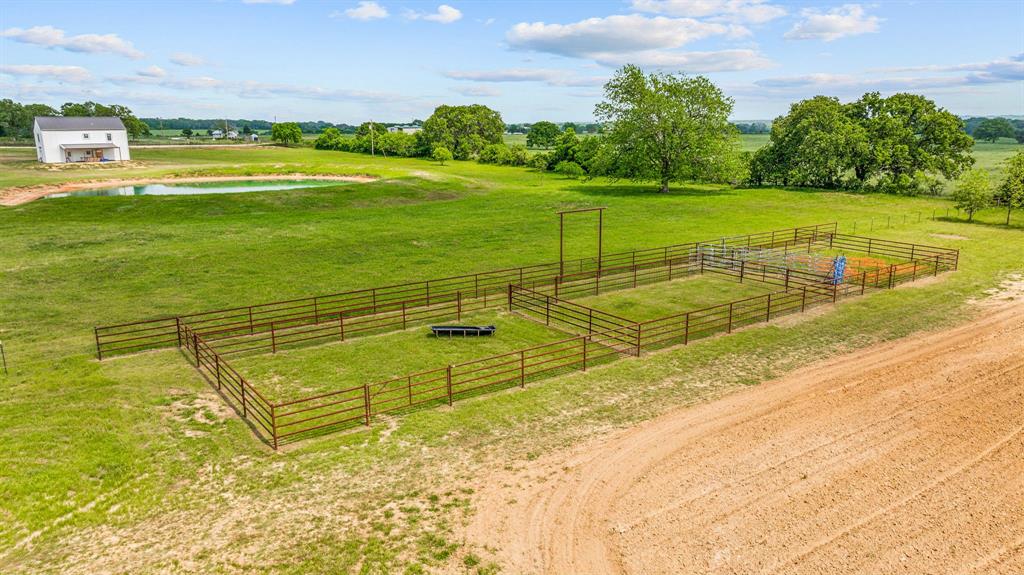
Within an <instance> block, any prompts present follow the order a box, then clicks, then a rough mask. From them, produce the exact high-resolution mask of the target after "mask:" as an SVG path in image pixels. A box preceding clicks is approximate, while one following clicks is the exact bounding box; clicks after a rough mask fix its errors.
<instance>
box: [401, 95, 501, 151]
mask: <svg viewBox="0 0 1024 575" xmlns="http://www.w3.org/2000/svg"><path fill="white" fill-rule="evenodd" d="M504 132H505V122H504V121H502V119H501V114H499V113H498V112H496V111H494V110H492V109H490V108H488V107H487V106H482V105H480V104H473V105H469V106H438V107H437V108H436V109H435V110H434V113H433V114H431V116H430V117H429V118H427V121H426V122H423V131H421V132H419V133H418V134H417V136H418V147H419V149H420V150H433V149H434V148H436V147H437V146H443V147H445V148H447V149H448V150H449V151H450V152H451V153H452V156H453V157H454V158H455V159H457V160H465V159H468V158H472V157H475V156H476V155H477V154H479V153H480V151H481V150H483V149H484V146H486V145H488V144H500V143H501V142H502V136H503V135H504ZM424 155H425V153H424Z"/></svg>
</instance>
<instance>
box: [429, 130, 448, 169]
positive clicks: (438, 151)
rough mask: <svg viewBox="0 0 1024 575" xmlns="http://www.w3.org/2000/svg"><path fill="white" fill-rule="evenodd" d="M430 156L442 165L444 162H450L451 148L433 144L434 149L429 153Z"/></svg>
mask: <svg viewBox="0 0 1024 575" xmlns="http://www.w3.org/2000/svg"><path fill="white" fill-rule="evenodd" d="M428 121H429V120H428ZM430 157H431V159H433V160H434V161H435V162H437V163H439V164H441V165H442V166H443V165H444V163H445V162H450V161H452V159H453V158H452V152H451V150H449V149H448V148H446V147H444V146H435V147H434V150H433V151H432V152H431V153H430Z"/></svg>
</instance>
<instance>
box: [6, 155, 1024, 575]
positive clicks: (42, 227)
mask: <svg viewBox="0 0 1024 575" xmlns="http://www.w3.org/2000/svg"><path fill="white" fill-rule="evenodd" d="M997 152H998V153H1005V152H1006V151H1005V150H1003V151H1001V152H1000V151H998V150H996V149H993V150H992V158H994V157H995V156H996V155H997ZM134 156H135V157H136V158H138V160H139V161H138V164H137V165H133V166H131V167H107V166H96V167H84V168H80V167H76V168H80V169H70V170H51V169H47V168H42V167H39V166H37V165H36V164H35V163H34V161H32V160H31V150H27V151H21V150H9V149H8V150H2V151H0V187H9V186H23V185H31V184H38V183H53V182H60V181H67V180H71V179H76V180H87V179H106V178H111V177H125V176H132V177H137V176H151V175H168V174H196V173H204V174H231V175H249V174H266V173H282V172H283V173H295V172H304V173H314V174H316V173H322V174H352V173H360V174H372V175H376V176H379V177H380V178H381V179H380V180H379V181H377V182H375V183H370V184H359V185H347V186H336V187H335V186H328V187H321V188H316V189H309V190H293V191H285V192H265V193H249V194H227V195H210V196H163V197H156V196H152V197H146V196H138V197H95V198H67V199H54V200H42V201H36V202H32V203H28V204H24V205H21V206H17V207H13V208H0V245H2V246H3V249H2V250H0V277H2V282H3V289H2V290H0V339H2V341H3V343H4V349H5V351H6V354H7V361H8V364H9V367H10V375H8V376H3V375H0V385H2V386H3V389H4V393H3V395H2V396H0V421H3V425H2V426H0V469H3V471H2V472H0V501H2V502H0V519H2V520H0V572H4V573H58V572H60V573H96V572H105V571H112V572H125V571H132V572H157V571H167V572H203V573H238V572H243V571H244V572H266V573H306V572H314V573H318V572H322V573H328V572H331V573H334V572H361V573H422V572H430V571H434V570H438V569H447V570H448V571H464V572H470V573H473V572H480V573H486V572H495V571H494V570H493V569H491V567H492V566H490V565H488V564H487V562H486V561H484V562H483V563H480V556H482V555H485V550H481V549H474V548H470V547H467V546H465V545H463V544H462V543H461V541H460V539H459V538H458V537H457V536H456V535H455V534H456V532H457V526H458V525H459V523H460V522H461V521H463V520H464V518H465V517H467V516H468V515H469V514H471V513H473V509H472V506H471V504H470V497H471V494H472V486H473V484H474V483H473V482H474V478H475V477H478V476H479V473H480V472H481V470H482V469H488V468H494V467H498V468H501V467H514V466H516V465H517V462H521V461H524V460H527V459H531V458H535V457H537V456H539V455H540V454H542V453H545V452H548V451H550V450H554V449H559V448H562V447H564V446H566V445H570V444H572V443H574V442H576V441H578V440H580V439H581V438H584V437H588V436H592V435H594V434H595V433H599V432H602V431H607V430H609V429H614V428H618V427H622V426H627V425H629V424H631V423H634V422H637V421H640V420H643V419H646V418H649V417H651V416H653V415H656V414H658V413H661V412H663V411H665V410H666V409H669V408H671V407H673V406H677V405H682V404H686V403H690V402H694V401H702V400H705V399H707V398H709V397H713V396H715V395H717V394H721V393H724V392H726V391H728V390H730V389H735V388H737V387H740V386H744V385H752V384H756V383H759V382H762V381H765V380H766V379H769V378H772V377H774V376H777V375H779V374H781V373H784V372H785V371H787V370H790V369H793V368H795V367H797V366H800V365H802V364H805V363H807V362H809V361H812V360H814V359H817V358H822V357H827V356H830V355H834V354H836V353H840V352H845V351H850V350H853V349H857V348H859V347H862V346H865V345H868V344H871V343H873V342H877V341H884V340H889V339H892V338H896V337H900V336H904V335H907V334H910V333H915V332H918V331H920V330H925V329H931V328H936V327H939V326H945V325H949V324H952V323H955V322H958V321H961V320H962V319H964V318H966V317H969V316H971V315H972V314H973V313H974V312H973V311H972V308H971V307H970V306H969V305H968V304H967V303H966V302H967V301H968V300H970V299H974V298H980V297H984V295H985V292H986V290H991V289H992V288H994V287H996V286H998V284H999V283H1000V282H1001V281H1003V280H1004V279H1006V277H1007V275H1008V274H1011V273H1019V272H1021V270H1022V267H1024V264H1022V259H1021V256H1020V254H1021V253H1024V216H1021V215H1018V218H1017V220H1016V223H1015V225H1014V226H1013V227H1010V228H1006V227H1004V226H1002V225H1000V224H1001V222H1002V218H1003V214H1002V212H1001V211H1000V210H988V211H985V212H982V213H981V214H979V215H978V216H977V217H976V219H977V221H976V222H975V223H973V224H967V223H966V222H965V221H964V220H963V219H957V218H939V219H938V220H936V221H932V220H930V219H928V217H927V215H928V214H930V213H931V211H932V210H937V211H938V213H939V214H942V213H943V210H945V209H946V208H947V207H948V205H949V204H948V202H946V201H944V200H941V199H932V198H900V197H893V196H882V195H863V194H847V193H834V192H819V191H814V190H782V189H756V190H748V189H733V188H728V187H721V186H703V185H700V186H698V185H680V186H676V187H675V188H674V190H673V192H672V193H670V194H657V193H655V192H654V191H653V187H652V186H645V185H635V184H631V183H627V182H620V183H615V184H612V183H608V182H603V181H592V182H580V181H575V180H567V179H564V178H561V177H558V176H555V175H550V174H541V173H537V172H534V171H530V170H525V169H513V168H504V167H495V166H484V165H479V164H475V163H463V162H452V163H449V164H448V165H446V166H443V167H442V166H438V165H436V164H434V163H432V162H427V161H424V160H413V159H387V160H384V159H381V158H371V157H368V156H363V155H353V154H345V153H339V152H318V151H315V150H310V149H282V148H272V147H267V148H240V149H229V150H224V149H206V150H204V149H174V150H142V149H140V150H138V151H137V152H134ZM989 161H994V160H992V159H991V158H990V160H989ZM585 206H607V207H608V211H607V212H606V216H605V250H606V253H607V252H614V251H623V250H628V249H630V248H633V247H650V246H658V245H665V244H671V243H681V242H687V241H694V240H699V239H708V238H714V237H717V236H721V235H725V234H739V233H747V232H754V231H762V230H769V229H777V228H784V227H789V226H794V225H807V224H814V223H822V222H829V221H837V222H839V225H840V230H846V231H849V230H850V228H851V227H852V225H853V223H854V222H858V223H859V226H860V227H859V229H858V231H859V232H862V233H863V232H865V231H866V228H865V227H864V226H865V224H866V222H867V221H869V219H872V218H874V219H875V221H876V225H875V227H876V229H875V230H874V232H872V233H873V234H874V235H877V236H881V237H887V238H891V239H896V240H907V241H916V242H921V243H932V244H937V245H944V246H951V247H956V248H959V249H961V250H962V257H961V269H960V271H958V272H955V273H952V274H949V275H946V276H942V277H940V279H938V280H936V281H929V282H927V283H924V284H922V285H911V286H908V287H905V288H900V289H897V290H894V291H892V292H886V293H879V294H875V295H871V296H870V297H866V298H860V299H856V300H851V301H848V302H845V303H842V304H840V305H839V306H837V307H835V308H828V309H827V311H825V312H823V313H816V314H812V315H810V316H807V317H803V318H801V319H800V320H799V321H791V322H787V325H785V326H781V325H767V326H765V327H758V328H754V329H749V330H744V331H742V332H739V333H736V334H733V335H732V336H729V337H723V338H715V339H711V340H707V341H702V342H700V343H698V344H696V345H692V346H690V347H688V348H686V349H673V350H668V351H666V352H662V353H657V354H652V355H650V356H649V357H645V358H643V359H642V360H640V361H636V360H623V361H620V362H618V363H615V364H612V365H610V366H607V367H602V368H599V369H593V370H590V371H588V372H587V373H585V374H575V375H571V376H567V377H563V378H558V379H553V380H550V381H547V382H543V383H539V384H537V385H534V386H528V387H527V389H526V390H523V391H519V390H516V391H511V392H508V393H501V394H496V395H491V396H487V397H483V398H480V399H476V400H470V401H466V402H464V403H458V404H456V406H455V407H454V408H439V409H431V410H426V411H422V412H418V413H415V414H411V415H408V416H405V417H401V418H397V419H389V420H387V421H386V422H384V424H383V425H377V426H375V427H374V428H372V429H370V430H367V431H358V432H355V433H348V434H334V435H331V436H327V437H323V438H319V439H313V440H309V441H306V442H302V443H298V444H296V445H293V446H290V447H288V448H287V449H285V450H283V451H281V452H278V453H273V452H271V451H270V450H268V449H266V448H265V446H264V445H262V444H261V443H259V442H257V441H255V440H254V439H253V436H252V433H251V431H250V430H249V429H248V428H247V427H246V426H245V425H244V424H243V423H242V422H241V421H240V420H239V419H238V418H237V417H235V416H234V415H233V414H232V413H231V412H230V410H228V409H227V408H225V407H224V405H223V403H222V402H221V401H220V399H219V398H218V397H217V396H216V395H215V394H214V393H213V392H212V391H211V389H210V387H209V385H208V384H207V383H206V382H205V381H204V380H202V379H201V378H200V377H199V376H198V375H197V374H196V373H195V371H194V370H193V369H192V368H190V367H189V365H188V364H187V362H186V361H185V359H184V358H183V357H182V356H181V354H179V353H178V352H177V351H159V352H151V353H145V354H141V355H137V356H132V357H125V358H120V359H114V360H109V361H103V362H97V361H96V360H95V359H94V356H93V349H92V337H93V335H92V327H93V326H94V325H96V324H105V323H113V322H119V321H130V320H135V319H140V318H146V317H154V316H159V315H163V314H172V313H184V312H191V311H198V310H203V309H210V308H217V307H226V306H232V305H239V304H243V303H250V302H261V301H270V300H279V299H286V298H290V297H298V296H304V295H311V294H316V293H326V292H337V291H342V290H347V289H356V288H363V287H369V286H374V285H380V284H386V283H392V282H400V281H405V280H413V279H420V278H430V277H441V276H448V275H452V274H457V273H467V272H474V271H483V270H487V269H492V268H498V267H506V266H517V265H522V264H528V263H534V262H540V261H553V260H557V254H558V243H557V239H558V228H557V219H556V218H555V217H554V215H553V214H554V211H555V210H558V209H565V208H570V207H585ZM919 214H924V216H923V217H921V220H920V221H918V217H919ZM886 217H890V220H891V224H890V225H891V227H888V226H883V224H881V223H880V222H882V221H885V218H886ZM904 217H905V218H906V221H905V222H904ZM879 228H883V229H879ZM567 233H568V238H569V239H568V241H567V248H566V252H567V257H569V258H571V257H581V256H589V255H592V254H593V251H594V242H595V237H594V234H595V230H594V226H593V222H592V221H590V220H587V219H585V218H573V219H571V220H569V221H568V222H567ZM678 285H679V286H682V287H680V289H684V287H685V288H687V289H688V288H689V286H690V285H693V286H696V285H697V284H687V282H679V284H678ZM672 287H673V289H675V285H673V286H672ZM644 289H646V288H644ZM684 291H686V290H685V289H684ZM645 293H648V292H642V293H641V295H639V296H635V295H631V296H630V297H637V298H640V299H638V300H633V301H630V300H629V298H627V297H626V294H622V296H621V298H620V297H619V296H618V295H617V294H611V295H609V296H607V297H608V298H609V299H608V300H607V303H606V305H612V306H623V307H622V309H625V308H629V307H632V308H633V309H635V310H638V312H640V311H642V308H643V309H646V307H647V306H650V305H651V304H652V302H651V301H650V300H649V299H648V298H646V297H644V295H643V294H645ZM650 293H651V298H650V299H653V297H654V295H653V291H652V292H650ZM702 294H704V288H701V289H698V290H696V292H695V293H687V294H683V293H680V294H679V297H680V298H682V300H681V301H684V303H688V302H689V301H693V302H694V303H696V302H697V301H698V299H699V298H703V297H704V295H702ZM707 295H714V292H713V290H710V289H709V290H708V291H707ZM602 297H605V296H602ZM644 300H647V301H644ZM701 301H703V300H701ZM496 321H503V320H501V319H500V318H498V319H496ZM517 325H518V324H517ZM517 329H522V330H523V331H522V332H515V330H517ZM538 329H539V328H538V326H535V325H526V324H523V325H522V326H521V328H520V327H515V328H512V329H510V331H512V332H513V333H519V335H517V336H516V337H522V341H527V340H530V341H532V340H533V339H534V338H535V337H536V338H544V337H548V334H547V333H544V332H543V330H540V331H536V330H538ZM405 336H406V335H405V334H400V335H399V337H405ZM407 337H420V336H419V335H418V332H415V331H411V332H409V334H408V336H407ZM386 341H387V340H386V339H380V340H371V338H367V339H366V343H365V344H362V345H365V346H367V349H366V353H367V355H374V356H377V354H378V353H379V354H381V356H380V357H384V358H385V359H387V358H388V357H389V356H388V355H387V354H395V353H396V352H397V351H401V350H402V349H404V348H399V347H394V348H392V347H391V346H388V345H386ZM354 343H355V342H354ZM360 343H361V342H360ZM431 343H436V344H438V346H439V347H440V346H444V345H446V344H447V343H448V342H440V341H438V342H431ZM499 343H501V342H500V341H499ZM374 345H377V346H380V348H379V349H378V350H370V349H369V348H370V347H372V346H374ZM472 345H482V346H486V345H491V344H489V343H487V342H479V343H474V344H472ZM355 348H356V346H352V347H351V348H348V349H355ZM335 350H338V351H337V353H341V350H342V346H334V347H332V346H323V347H322V348H317V349H315V350H314V349H312V348H311V349H309V350H301V351H296V352H287V353H284V354H279V355H280V356H281V357H279V358H277V359H282V360H283V361H282V362H281V363H280V364H274V365H273V366H268V367H267V368H266V369H267V371H266V372H265V373H266V375H267V376H268V377H275V376H280V377H281V378H282V380H286V379H287V378H289V377H292V375H291V374H292V373H293V372H291V371H289V370H290V369H292V368H290V367H289V365H290V364H289V363H288V362H290V361H291V360H290V359H289V356H290V355H291V354H294V357H295V358H297V359H296V360H295V363H296V365H301V364H303V363H304V362H305V359H303V358H304V357H306V356H305V355H304V354H314V353H316V354H320V353H328V354H330V353H335ZM423 351H424V352H426V351H428V350H427V349H426V348H423ZM447 351H452V352H455V351H456V350H454V349H450V350H447ZM462 351H466V350H461V349H460V350H458V352H459V353H461V352H462ZM480 351H484V350H483V349H482V348H481V349H480ZM467 353H468V351H467ZM455 355H457V356H458V357H462V356H461V355H458V354H455ZM455 355H453V357H454V356H455ZM341 359H342V358H341V356H339V361H340V360H341ZM401 360H402V361H403V362H404V361H408V362H410V363H415V362H416V361H419V358H418V357H416V356H411V355H409V356H407V355H406V354H405V353H402V357H401ZM253 361H254V365H253V368H256V367H257V366H256V365H255V360H253ZM381 363H382V365H380V366H374V367H373V369H378V370H379V373H380V374H385V373H390V372H391V371H390V368H388V367H387V366H386V365H383V363H384V362H383V361H381ZM317 365H319V366H321V368H320V369H322V374H323V377H324V378H325V380H326V379H329V378H332V377H335V376H336V373H335V372H333V371H331V370H332V369H334V368H333V367H331V366H330V362H329V361H322V362H321V361H318V362H317ZM260 369H262V368H260ZM271 370H280V373H276V372H275V373H272V371H271ZM341 376H342V377H347V375H344V374H342V375H341Z"/></svg>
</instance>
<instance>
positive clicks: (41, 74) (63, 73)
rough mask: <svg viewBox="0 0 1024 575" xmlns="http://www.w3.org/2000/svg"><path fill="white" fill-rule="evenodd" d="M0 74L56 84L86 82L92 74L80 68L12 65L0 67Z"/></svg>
mask: <svg viewBox="0 0 1024 575" xmlns="http://www.w3.org/2000/svg"><path fill="white" fill-rule="evenodd" d="M0 74H8V75H11V76H35V77H37V78H43V79H47V80H56V81H58V82H73V83H77V82H86V81H89V80H91V79H92V74H90V73H89V71H88V70H86V69H85V68H83V67H81V66H51V65H45V64H12V65H7V66H0Z"/></svg>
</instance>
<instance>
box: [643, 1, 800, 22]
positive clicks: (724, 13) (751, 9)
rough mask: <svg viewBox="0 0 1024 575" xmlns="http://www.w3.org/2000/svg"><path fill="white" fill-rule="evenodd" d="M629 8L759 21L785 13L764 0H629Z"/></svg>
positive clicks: (680, 15) (688, 16)
mask: <svg viewBox="0 0 1024 575" xmlns="http://www.w3.org/2000/svg"><path fill="white" fill-rule="evenodd" d="M633 9H634V10H638V11H640V12H650V13H653V14H666V15H669V16H678V17H684V18H714V19H721V20H726V21H732V22H749V23H751V24H763V23H765V22H769V21H771V20H774V19H776V18H780V17H782V16H785V15H786V9H785V8H783V7H782V6H778V5H775V4H769V3H767V2H765V1H764V0H633Z"/></svg>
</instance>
